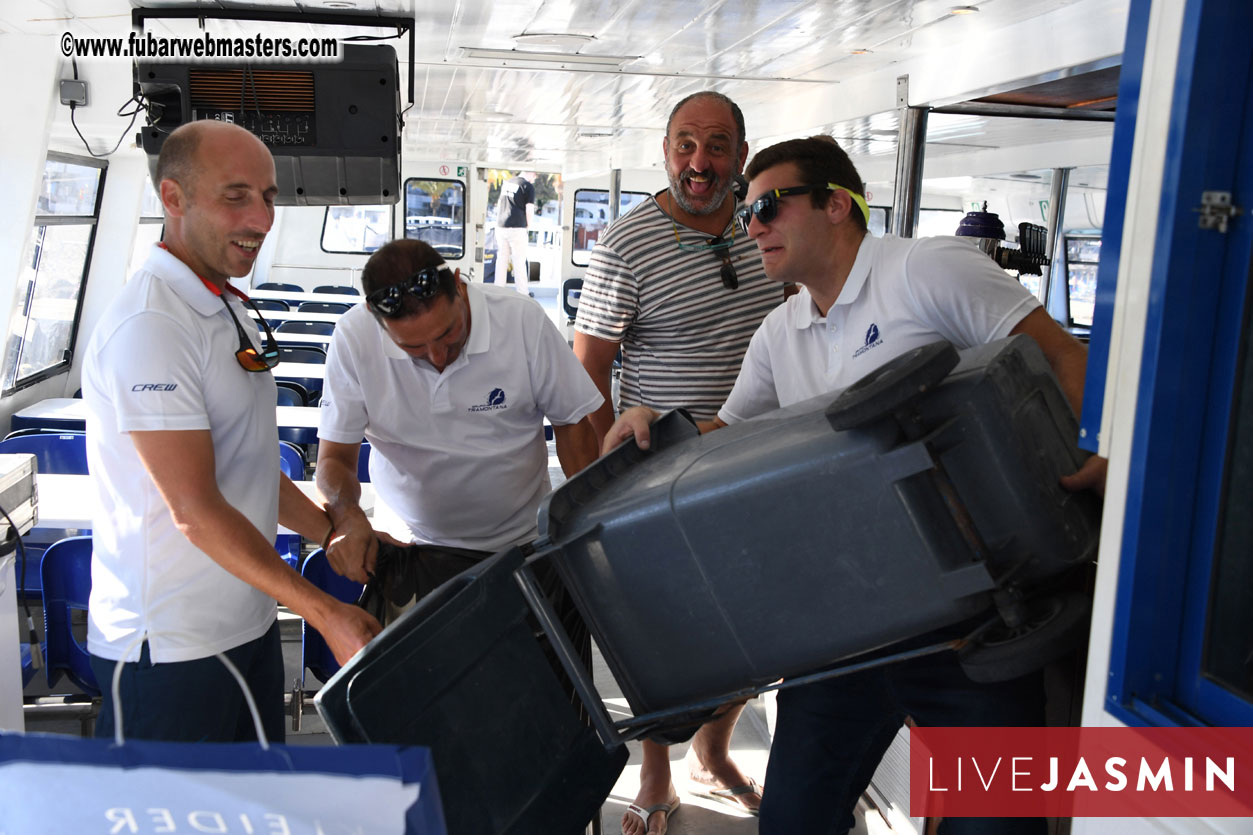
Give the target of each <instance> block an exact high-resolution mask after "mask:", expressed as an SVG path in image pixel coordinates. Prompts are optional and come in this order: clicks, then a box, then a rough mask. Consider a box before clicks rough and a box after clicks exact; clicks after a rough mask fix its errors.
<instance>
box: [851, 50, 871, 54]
mask: <svg viewBox="0 0 1253 835" xmlns="http://www.w3.org/2000/svg"><path fill="white" fill-rule="evenodd" d="M848 54H849V55H869V54H871V53H870V50H869V49H850V50H849V51H848Z"/></svg>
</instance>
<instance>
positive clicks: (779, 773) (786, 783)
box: [605, 136, 1101, 835]
mask: <svg viewBox="0 0 1253 835" xmlns="http://www.w3.org/2000/svg"><path fill="white" fill-rule="evenodd" d="M748 177H749V189H748V197H747V202H746V205H745V206H744V207H742V208H741V209H739V211H738V213H737V215H738V222H739V224H740V226H741V230H742V231H743V233H744V234H745V235H746V236H747V237H750V238H752V239H753V241H754V242H755V243H756V245H757V247H758V249H759V250H760V252H761V258H762V261H763V263H764V265H765V269H766V273H767V275H769V276H770V278H771V279H773V280H775V281H794V282H796V283H797V284H799V285H801V286H802V287H803V288H804V289H803V290H802V291H801V292H800V293H798V294H797V295H796V296H794V297H792V298H791V299H789V300H788V302H787V304H785V305H784V306H782V307H780V308H778V309H777V310H775V311H774V312H772V313H771V314H770V315H769V316H768V317H766V320H765V321H764V322H763V323H762V326H761V328H760V329H759V330H758V331H757V333H756V334H755V335H754V336H753V340H752V344H751V345H750V347H749V349H748V353H747V355H746V356H745V359H744V365H743V368H742V369H741V371H740V375H739V379H738V380H737V381H736V383H735V388H734V389H733V390H732V392H731V395H730V397H728V399H727V402H726V404H725V405H724V406H723V407H722V409H721V410H719V412H718V416H717V417H716V418H715V419H714V420H712V421H709V422H706V423H704V424H703V425H702V427H701V428H702V431H710V430H713V429H717V428H718V427H720V426H726V425H728V424H731V423H735V422H737V421H741V420H747V419H750V418H753V417H755V416H757V415H760V414H763V413H765V412H768V411H771V410H774V409H777V408H780V407H784V406H789V405H792V404H794V403H798V402H800V401H803V400H806V399H809V398H811V397H815V396H817V395H820V394H823V393H825V392H831V393H835V392H837V391H839V390H840V389H843V388H845V387H847V386H848V385H850V384H852V383H854V382H856V381H857V380H858V379H860V378H861V377H863V376H864V375H866V374H867V373H870V372H872V371H874V370H875V369H876V368H878V367H879V366H881V365H883V364H884V363H886V362H887V361H888V360H891V359H892V358H894V357H896V356H899V355H900V354H902V353H905V352H907V351H909V350H911V349H913V348H915V347H918V346H921V345H924V344H927V343H929V342H934V341H936V340H939V339H947V340H948V341H950V342H952V343H953V344H954V345H956V346H957V347H959V348H963V347H970V346H973V345H977V344H984V343H987V342H992V341H994V340H997V339H1001V338H1004V337H1007V336H1010V335H1012V334H1018V333H1026V334H1029V335H1030V336H1032V337H1033V338H1034V339H1035V340H1036V342H1038V343H1039V345H1040V347H1041V348H1042V349H1043V351H1044V354H1045V356H1046V357H1047V358H1048V360H1049V363H1050V365H1051V366H1052V368H1053V370H1054V372H1055V373H1056V375H1057V377H1058V380H1059V382H1060V383H1061V385H1062V389H1063V391H1064V392H1065V393H1066V395H1067V397H1068V399H1069V400H1070V402H1071V405H1072V407H1073V408H1074V409H1075V410H1076V411H1078V409H1079V407H1080V404H1081V401H1082V398H1083V380H1084V372H1085V368H1086V359H1087V352H1086V350H1085V349H1084V347H1083V346H1082V345H1081V344H1080V343H1079V342H1077V341H1076V340H1074V339H1073V338H1071V337H1070V336H1069V335H1067V334H1066V333H1065V332H1064V331H1062V330H1061V328H1060V327H1059V326H1058V325H1057V323H1055V322H1054V321H1053V320H1052V319H1051V318H1050V317H1049V316H1048V315H1047V314H1046V313H1045V312H1044V310H1043V308H1042V307H1041V306H1040V303H1039V301H1038V300H1037V299H1036V298H1035V297H1034V296H1032V295H1031V294H1030V293H1029V292H1027V290H1025V289H1024V288H1023V287H1022V285H1020V284H1019V283H1018V282H1017V281H1014V280H1013V279H1012V278H1010V277H1009V276H1007V275H1006V274H1005V272H1004V271H1002V270H1001V269H1000V268H999V267H998V266H997V265H996V264H995V263H994V262H993V261H992V260H991V259H989V258H987V256H985V255H984V254H982V253H981V252H980V251H979V250H977V249H975V248H974V247H973V246H971V245H970V244H969V243H968V242H965V241H962V240H960V239H957V238H922V239H905V238H893V237H884V238H874V237H872V236H870V235H869V234H867V222H868V219H869V218H868V215H869V210H868V208H867V206H866V202H865V198H864V196H863V195H864V193H865V192H864V186H863V185H862V182H861V178H860V177H859V176H858V174H857V170H856V168H854V166H853V164H852V162H851V161H850V160H849V158H848V156H847V155H846V154H845V153H844V151H843V150H841V149H840V147H839V146H838V145H837V144H836V143H835V141H834V140H833V139H831V138H830V137H827V136H815V137H810V138H808V139H797V140H790V141H787V142H782V143H779V144H777V145H774V146H771V147H769V148H766V149H765V150H763V151H761V152H760V153H758V154H757V156H756V157H754V159H753V161H752V163H751V164H750V165H749V168H748ZM654 418H655V413H653V412H651V411H650V410H646V409H639V410H632V411H631V412H629V413H627V414H624V415H623V416H622V418H621V419H620V420H619V422H618V423H617V424H616V425H615V426H614V428H613V429H612V430H611V431H610V433H609V435H608V437H607V438H606V441H605V442H606V445H607V446H608V445H613V444H616V443H618V442H620V441H622V440H624V439H626V438H628V437H634V438H635V439H636V442H637V443H639V444H640V445H641V446H644V447H646V446H647V445H648V432H647V428H648V424H649V423H650V422H651V421H652V419H654ZM1100 463H1101V462H1099V461H1098V460H1096V459H1093V461H1092V462H1091V466H1089V465H1085V467H1084V469H1083V470H1081V471H1080V472H1079V473H1078V474H1076V475H1074V476H1070V477H1067V478H1066V479H1064V480H1063V483H1064V484H1065V485H1066V486H1067V487H1069V488H1071V489H1081V488H1083V487H1097V486H1098V485H1099V482H1100V480H1101V476H1100ZM832 512H839V509H838V508H833V510H832ZM906 716H912V717H913V718H914V720H915V721H916V722H918V723H919V724H924V725H948V726H995V725H1040V724H1043V723H1044V712H1043V689H1042V681H1041V677H1040V675H1039V674H1038V673H1036V674H1033V675H1029V676H1026V677H1023V678H1021V679H1016V680H1013V681H1009V682H1002V683H999V684H975V683H973V682H971V681H970V680H969V679H967V678H966V676H965V675H964V673H962V671H961V668H960V667H959V666H958V665H957V663H956V659H955V657H954V656H953V655H952V654H951V653H950V654H941V655H936V656H929V657H926V658H921V659H917V660H914V661H908V662H902V663H898V664H894V665H891V666H888V667H886V668H882V669H880V670H873V671H868V672H864V673H859V674H853V675H848V676H843V677H838V678H834V679H829V680H827V681H822V682H817V683H814V684H809V685H804V686H801V687H797V688H792V689H786V690H782V691H780V693H779V699H778V722H777V724H776V729H775V735H774V740H773V744H772V747H771V752H770V761H769V765H768V766H767V770H766V785H767V791H766V793H765V797H764V800H763V803H762V807H761V826H760V831H761V832H762V833H763V835H783V833H787V834H788V835H791V833H796V832H815V833H816V832H824V833H826V832H831V833H842V832H847V831H848V830H849V828H851V827H852V826H853V824H854V818H853V811H854V808H855V806H856V804H857V801H858V799H859V798H860V797H861V795H862V792H863V791H864V790H865V788H866V786H867V785H868V784H869V782H870V778H871V776H872V775H873V773H874V770H875V768H876V767H877V765H878V763H879V760H880V759H881V758H882V756H883V754H884V753H885V752H886V751H887V748H888V746H889V745H890V744H891V742H892V740H893V739H894V738H895V736H896V732H897V730H898V729H899V728H900V726H901V724H902V722H903V721H904V719H905V717H906ZM940 831H941V832H946V833H951V834H952V833H985V832H986V833H1010V834H1011V835H1012V834H1014V833H1033V835H1034V833H1040V832H1043V831H1044V822H1043V821H1042V820H1040V819H950V820H946V821H945V822H944V824H943V825H942V826H941V829H940Z"/></svg>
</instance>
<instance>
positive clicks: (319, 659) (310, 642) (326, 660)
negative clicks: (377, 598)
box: [300, 548, 364, 686]
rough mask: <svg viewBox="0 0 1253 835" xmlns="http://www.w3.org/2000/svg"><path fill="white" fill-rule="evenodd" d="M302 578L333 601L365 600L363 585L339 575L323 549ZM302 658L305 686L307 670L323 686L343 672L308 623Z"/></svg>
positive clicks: (310, 560) (302, 571)
mask: <svg viewBox="0 0 1253 835" xmlns="http://www.w3.org/2000/svg"><path fill="white" fill-rule="evenodd" d="M300 575H301V576H302V577H304V578H305V579H306V580H308V581H309V582H310V583H312V584H313V585H315V586H317V587H318V588H319V589H321V590H322V591H324V592H326V593H327V594H329V595H330V596H331V597H334V598H335V599H336V600H339V601H342V602H344V603H354V602H356V600H357V598H359V597H361V590H362V589H363V588H364V587H363V586H362V585H361V584H360V583H355V582H353V581H352V580H349V579H348V578H347V577H342V576H340V575H339V574H336V573H335V569H333V568H331V563H330V561H328V560H327V558H326V552H325V551H323V550H322V549H321V548H319V549H318V550H316V551H314V552H313V553H312V554H310V555H309V558H308V559H306V560H305V564H304V566H302V567H301V569H300ZM300 656H301V667H300V678H301V684H302V686H303V685H304V677H305V671H306V670H308V671H309V672H311V673H313V674H314V675H315V676H317V678H318V681H323V682H324V681H326V680H327V679H329V678H330V677H331V676H333V675H335V673H337V672H338V671H339V662H338V661H336V660H335V656H334V655H333V654H332V653H331V648H330V647H328V646H327V645H326V640H325V639H324V638H323V637H322V635H321V634H320V633H319V632H318V630H316V629H314V628H313V627H312V626H310V625H309V622H308V621H305V623H304V637H303V639H302V641H301V647H300Z"/></svg>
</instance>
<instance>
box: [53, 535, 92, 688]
mask: <svg viewBox="0 0 1253 835" xmlns="http://www.w3.org/2000/svg"><path fill="white" fill-rule="evenodd" d="M39 576H40V580H41V581H42V582H43V598H44V643H45V647H46V648H45V651H44V667H45V669H46V670H47V673H48V686H49V687H52V686H54V685H55V684H56V683H57V682H58V681H59V680H60V679H61V675H62V673H64V674H65V675H67V676H69V678H70V681H72V682H74V684H75V685H77V686H78V687H79V688H80V689H81V690H82V691H83V692H84V693H90V694H91V695H93V696H99V695H100V687H99V685H98V684H97V683H96V676H95V673H93V672H92V670H91V659H90V656H89V655H88V654H87V640H86V637H84V638H83V639H82V640H79V638H78V636H76V635H75V634H74V631H75V630H74V626H75V623H74V621H75V613H76V612H83V613H86V611H87V600H88V598H89V597H90V596H91V537H90V536H71V537H67V538H65V539H62V540H58V541H57V542H54V543H53V544H52V545H50V546H49V547H48V550H47V551H44V556H43V560H42V561H41V562H40V564H39Z"/></svg>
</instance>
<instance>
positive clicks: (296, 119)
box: [135, 43, 400, 206]
mask: <svg viewBox="0 0 1253 835" xmlns="http://www.w3.org/2000/svg"><path fill="white" fill-rule="evenodd" d="M340 53H341V54H342V56H343V60H342V61H337V62H335V63H314V64H295V63H281V64H279V63H274V64H265V63H207V64H167V63H143V62H140V63H137V64H136V66H135V84H136V86H137V87H138V88H139V90H140V92H142V93H143V95H144V96H145V97H146V98H147V100H148V101H149V102H150V107H149V119H150V121H151V123H150V124H148V125H146V126H145V127H144V128H143V130H142V131H141V132H140V135H139V140H140V143H141V145H142V147H143V149H144V151H145V152H146V153H147V154H148V162H149V166H150V168H152V169H153V170H154V171H155V168H156V160H157V155H158V154H159V153H160V152H161V146H162V145H163V144H164V143H165V137H166V136H167V135H168V134H169V133H170V132H171V131H173V130H174V129H175V128H177V127H179V126H180V125H183V124H186V123H187V122H193V121H196V120H197V119H217V120H219V121H226V122H234V123H235V124H237V125H240V126H241V127H245V128H247V129H248V130H250V131H252V132H253V133H255V134H256V135H257V136H258V137H260V138H261V141H262V142H264V143H265V144H266V146H267V147H269V149H270V152H271V153H272V154H273V155H274V166H275V169H276V172H277V175H278V187H279V196H278V199H277V201H276V202H277V203H278V204H280V205H287V206H329V205H339V204H379V203H395V202H396V201H397V200H398V199H399V196H400V141H399V140H400V84H399V71H398V68H397V64H396V52H395V50H393V49H392V48H391V47H390V46H386V45H374V46H365V45H361V44H349V43H341V44H340ZM153 179H154V182H155V179H156V178H155V176H154V178H153Z"/></svg>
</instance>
